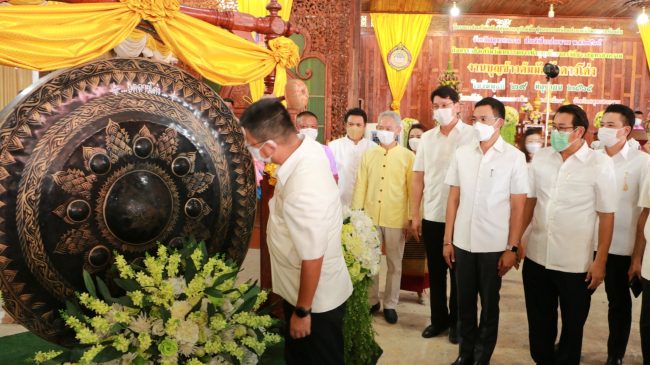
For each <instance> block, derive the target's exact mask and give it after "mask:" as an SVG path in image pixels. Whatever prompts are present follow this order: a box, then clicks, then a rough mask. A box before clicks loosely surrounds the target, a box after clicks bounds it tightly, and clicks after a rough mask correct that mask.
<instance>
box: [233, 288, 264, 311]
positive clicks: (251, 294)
mask: <svg viewBox="0 0 650 365" xmlns="http://www.w3.org/2000/svg"><path fill="white" fill-rule="evenodd" d="M259 293H260V288H258V287H256V286H253V287H251V288H250V289H249V290H248V291H247V292H246V293H245V294H244V295H243V296H242V299H243V300H244V303H242V305H240V306H239V308H237V313H240V312H250V311H252V310H253V307H254V306H255V302H256V301H257V296H258V295H259Z"/></svg>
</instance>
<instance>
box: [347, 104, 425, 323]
mask: <svg viewBox="0 0 650 365" xmlns="http://www.w3.org/2000/svg"><path fill="white" fill-rule="evenodd" d="M401 122H402V121H401V118H400V116H399V114H397V113H395V112H392V111H386V112H383V113H381V114H379V118H378V124H377V138H378V139H379V142H380V146H377V147H373V148H371V149H369V150H368V151H366V153H365V154H364V155H363V157H362V159H361V164H360V166H359V171H358V175H357V182H356V186H355V188H354V194H353V197H352V209H363V210H365V212H366V213H367V214H368V215H369V216H370V218H372V221H373V222H374V224H375V225H376V226H377V231H378V232H379V233H380V237H381V238H382V242H383V244H384V246H385V249H386V263H387V265H388V272H387V273H386V288H385V290H384V317H385V318H386V321H387V322H388V323H391V324H393V323H397V312H396V311H395V307H396V306H397V303H398V302H399V290H400V279H401V276H402V256H403V254H404V242H405V230H406V229H407V228H408V227H409V198H410V195H411V178H412V175H413V161H414V160H415V156H414V155H413V153H412V152H411V151H409V150H408V149H406V148H404V147H402V146H400V145H399V144H398V143H397V140H396V137H397V136H398V135H399V133H400V131H401ZM369 300H370V304H371V305H372V308H371V311H372V312H376V311H378V310H379V308H380V304H379V277H378V276H375V278H374V280H373V287H372V288H371V289H370V292H369Z"/></svg>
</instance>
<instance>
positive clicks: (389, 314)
mask: <svg viewBox="0 0 650 365" xmlns="http://www.w3.org/2000/svg"><path fill="white" fill-rule="evenodd" d="M384 318H386V322H388V323H390V324H395V323H397V312H395V309H385V308H384Z"/></svg>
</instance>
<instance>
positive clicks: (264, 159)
mask: <svg viewBox="0 0 650 365" xmlns="http://www.w3.org/2000/svg"><path fill="white" fill-rule="evenodd" d="M267 142H268V141H266V142H264V143H262V145H261V146H259V147H253V146H246V148H248V152H250V153H251V155H253V158H254V159H256V160H258V161H262V162H264V163H270V162H271V156H268V157H262V153H261V152H260V151H261V150H262V147H264V145H265V144H266V143H267Z"/></svg>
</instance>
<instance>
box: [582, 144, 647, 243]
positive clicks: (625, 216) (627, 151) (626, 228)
mask: <svg viewBox="0 0 650 365" xmlns="http://www.w3.org/2000/svg"><path fill="white" fill-rule="evenodd" d="M598 152H602V153H606V150H605V149H602V150H598ZM612 161H613V162H614V170H615V171H616V187H617V188H618V196H619V200H618V209H616V219H615V220H614V236H613V238H612V245H611V246H610V248H609V253H610V254H613V255H621V256H631V255H632V251H634V243H635V241H636V225H637V223H638V220H639V214H641V208H640V207H639V206H638V203H639V194H640V193H641V187H642V184H643V182H644V180H645V177H646V175H647V172H648V168H650V155H648V154H647V153H645V152H642V151H639V150H635V149H632V148H631V147H630V146H629V145H628V144H627V143H626V144H625V145H624V146H623V149H622V150H621V151H620V152H619V153H617V154H616V155H614V156H612ZM594 249H598V227H595V238H594Z"/></svg>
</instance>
